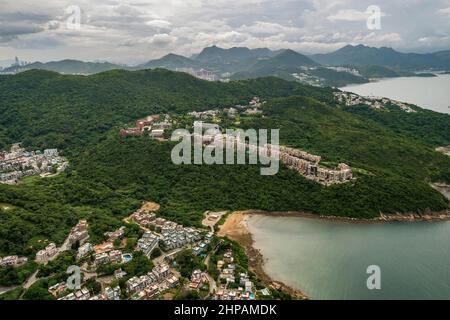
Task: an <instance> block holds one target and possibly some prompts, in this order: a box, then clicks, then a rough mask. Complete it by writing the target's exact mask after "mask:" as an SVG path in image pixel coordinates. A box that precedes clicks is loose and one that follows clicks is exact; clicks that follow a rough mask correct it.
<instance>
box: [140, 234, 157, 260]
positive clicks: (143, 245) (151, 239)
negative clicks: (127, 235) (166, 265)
mask: <svg viewBox="0 0 450 320" xmlns="http://www.w3.org/2000/svg"><path fill="white" fill-rule="evenodd" d="M158 243H159V236H158V235H157V234H155V233H153V232H151V231H146V232H145V233H144V234H143V235H142V237H141V238H140V239H139V240H138V243H137V249H138V250H140V251H142V252H143V253H144V254H145V255H146V256H147V257H148V258H150V256H151V253H152V251H153V250H154V249H155V248H156V247H157V246H158Z"/></svg>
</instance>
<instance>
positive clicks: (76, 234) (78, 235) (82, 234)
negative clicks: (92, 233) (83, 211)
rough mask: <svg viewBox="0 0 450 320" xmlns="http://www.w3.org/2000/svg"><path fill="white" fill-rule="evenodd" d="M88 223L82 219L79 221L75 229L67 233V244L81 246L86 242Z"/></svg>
mask: <svg viewBox="0 0 450 320" xmlns="http://www.w3.org/2000/svg"><path fill="white" fill-rule="evenodd" d="M88 227H89V225H88V223H87V220H85V219H83V220H80V221H79V222H78V223H77V225H76V226H75V227H73V228H72V230H71V231H70V233H69V236H68V238H67V240H68V244H69V245H70V246H71V245H73V244H75V243H77V242H78V243H79V244H80V245H83V244H85V243H86V242H87V240H88V239H89V232H88Z"/></svg>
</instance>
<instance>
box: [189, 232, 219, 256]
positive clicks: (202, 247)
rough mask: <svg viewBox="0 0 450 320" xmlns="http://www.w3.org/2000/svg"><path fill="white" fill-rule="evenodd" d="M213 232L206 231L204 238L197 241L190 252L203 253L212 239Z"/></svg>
mask: <svg viewBox="0 0 450 320" xmlns="http://www.w3.org/2000/svg"><path fill="white" fill-rule="evenodd" d="M213 235H214V234H213V233H212V232H208V233H207V234H206V235H205V236H204V239H203V240H202V241H200V242H199V243H197V244H196V245H195V246H194V247H193V248H192V253H193V254H195V255H196V256H199V255H202V254H205V252H206V251H207V249H208V245H209V243H210V242H211V240H212V237H213Z"/></svg>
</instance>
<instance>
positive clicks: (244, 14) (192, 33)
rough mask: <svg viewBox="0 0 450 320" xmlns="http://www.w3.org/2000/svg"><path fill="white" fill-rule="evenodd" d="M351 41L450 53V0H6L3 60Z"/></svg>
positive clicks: (130, 57) (140, 56) (0, 37)
mask: <svg viewBox="0 0 450 320" xmlns="http://www.w3.org/2000/svg"><path fill="white" fill-rule="evenodd" d="M373 5H375V6H377V7H378V8H380V9H381V14H380V15H381V28H380V29H375V30H373V29H372V30H371V29H369V28H368V27H367V19H368V18H369V17H370V16H371V13H370V12H367V9H368V7H369V6H373ZM78 12H79V13H80V15H79V17H80V19H79V20H80V24H78V23H77V22H78V15H77V13H78ZM349 43H351V44H359V43H362V44H366V45H370V46H377V47H379V46H392V47H394V48H396V49H398V50H400V51H417V52H431V51H436V50H443V49H450V0H369V1H366V0H277V1H268V0H121V1H118V0H39V1H30V0H26V1H25V0H0V61H1V60H5V59H11V58H13V57H14V56H16V55H17V56H19V58H21V59H23V60H27V61H35V60H39V61H50V60H59V59H65V58H77V59H84V60H110V61H114V62H123V63H138V62H143V61H146V60H149V59H152V58H158V57H161V56H163V55H164V54H166V53H168V52H174V53H178V54H182V55H187V56H189V55H191V54H193V53H197V52H199V51H200V50H201V49H202V48H203V47H206V46H210V45H213V44H215V45H218V46H221V47H225V48H228V47H233V46H247V47H250V48H257V47H268V48H271V49H281V48H291V49H294V50H297V51H299V52H302V53H316V52H328V51H332V50H335V49H338V48H340V47H342V46H344V45H346V44H349Z"/></svg>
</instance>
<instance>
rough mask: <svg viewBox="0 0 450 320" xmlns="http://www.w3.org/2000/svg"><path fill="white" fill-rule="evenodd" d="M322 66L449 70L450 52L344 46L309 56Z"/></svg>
mask: <svg viewBox="0 0 450 320" xmlns="http://www.w3.org/2000/svg"><path fill="white" fill-rule="evenodd" d="M310 58H311V59H313V60H314V61H316V62H318V63H320V64H324V65H334V66H337V65H355V66H368V65H378V66H383V67H388V68H394V69H402V70H409V71H416V70H424V69H434V70H443V69H444V70H449V69H450V50H449V51H440V52H435V53H427V54H419V53H401V52H398V51H395V50H394V49H392V48H386V47H382V48H373V47H367V46H364V45H357V46H352V45H348V46H345V47H343V48H341V49H339V50H337V51H334V52H331V53H326V54H315V55H312V56H310Z"/></svg>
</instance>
